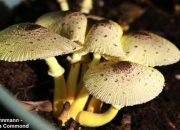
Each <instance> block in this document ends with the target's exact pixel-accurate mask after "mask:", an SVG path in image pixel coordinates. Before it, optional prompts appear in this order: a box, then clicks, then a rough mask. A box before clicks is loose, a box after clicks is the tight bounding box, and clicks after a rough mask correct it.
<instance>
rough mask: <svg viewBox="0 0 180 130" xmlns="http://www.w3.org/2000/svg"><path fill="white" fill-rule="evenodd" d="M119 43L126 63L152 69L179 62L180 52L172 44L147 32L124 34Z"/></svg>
mask: <svg viewBox="0 0 180 130" xmlns="http://www.w3.org/2000/svg"><path fill="white" fill-rule="evenodd" d="M121 43H122V46H123V49H124V51H125V53H126V54H127V59H126V60H128V61H132V62H136V63H139V64H143V65H146V66H152V67H153V66H162V65H169V64H173V63H176V62H178V61H179V60H180V51H179V49H178V48H177V47H176V46H175V45H174V44H173V43H171V42H170V41H168V40H166V39H164V38H162V37H160V36H158V35H156V34H153V33H150V32H147V31H140V32H133V33H128V34H125V35H123V37H122V39H121Z"/></svg>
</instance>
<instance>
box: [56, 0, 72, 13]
mask: <svg viewBox="0 0 180 130" xmlns="http://www.w3.org/2000/svg"><path fill="white" fill-rule="evenodd" d="M57 1H58V3H59V5H60V8H61V10H62V11H67V10H69V5H68V2H67V0H57Z"/></svg>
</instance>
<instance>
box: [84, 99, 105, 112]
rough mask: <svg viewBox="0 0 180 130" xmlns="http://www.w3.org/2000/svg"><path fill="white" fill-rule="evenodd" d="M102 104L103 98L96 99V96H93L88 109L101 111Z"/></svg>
mask: <svg viewBox="0 0 180 130" xmlns="http://www.w3.org/2000/svg"><path fill="white" fill-rule="evenodd" d="M102 105H103V102H101V100H99V99H96V98H95V97H92V98H91V100H90V102H89V104H88V106H87V111H89V112H95V113H100V112H101V107H102Z"/></svg>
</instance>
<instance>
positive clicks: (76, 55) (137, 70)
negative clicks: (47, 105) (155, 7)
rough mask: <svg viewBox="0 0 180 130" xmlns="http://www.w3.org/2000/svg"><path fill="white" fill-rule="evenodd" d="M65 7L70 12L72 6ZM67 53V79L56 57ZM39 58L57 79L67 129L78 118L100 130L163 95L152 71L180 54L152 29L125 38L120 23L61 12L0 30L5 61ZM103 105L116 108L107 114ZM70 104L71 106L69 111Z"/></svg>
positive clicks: (58, 109) (0, 56)
mask: <svg viewBox="0 0 180 130" xmlns="http://www.w3.org/2000/svg"><path fill="white" fill-rule="evenodd" d="M87 1H88V0H87ZM89 2H91V1H89ZM61 4H62V5H61V6H62V7H63V8H64V10H68V7H67V5H66V4H67V3H66V4H65V5H64V6H63V3H61ZM83 5H84V6H85V5H87V3H84V4H83ZM85 7H87V8H90V6H85ZM82 10H84V11H85V12H88V10H87V9H82ZM64 54H71V55H69V56H67V60H68V61H69V63H70V64H71V68H70V71H69V74H68V77H67V79H65V78H64V76H63V74H64V72H65V71H64V69H63V67H61V65H59V63H58V62H57V60H56V58H55V56H60V55H64ZM91 56H93V58H91ZM37 59H44V60H45V61H46V63H47V65H48V66H49V71H48V74H49V75H50V76H52V77H53V78H54V83H55V88H54V100H53V112H54V115H55V116H56V117H57V118H58V120H59V121H61V122H62V125H64V123H65V122H66V121H67V120H69V119H70V118H73V119H74V120H76V121H78V122H79V123H80V124H81V125H84V126H89V127H98V126H101V125H104V124H106V123H108V122H110V121H111V120H112V119H113V118H114V117H115V116H116V114H117V113H118V111H119V110H120V109H121V108H122V107H125V106H133V105H137V104H142V103H145V102H148V101H150V100H152V99H154V98H155V97H156V96H158V95H159V94H160V93H161V92H162V90H163V86H164V84H165V80H164V77H163V75H162V74H161V73H160V72H159V71H158V70H157V69H155V68H152V67H154V66H162V65H169V64H173V63H176V62H178V61H179V60H180V51H179V49H178V48H177V47H176V46H175V45H174V44H173V43H171V42H170V41H168V40H166V39H164V38H162V37H160V36H158V35H156V34H153V33H150V32H147V31H139V32H131V33H127V34H123V31H122V28H121V26H120V25H118V24H117V23H116V22H114V21H111V20H107V19H105V18H101V17H97V16H90V15H85V14H83V13H81V12H61V11H58V12H52V13H48V14H45V15H43V16H41V17H40V18H38V20H37V21H36V23H20V24H16V25H12V26H10V27H8V28H6V29H4V30H2V31H1V32H0V60H4V61H8V62H16V61H27V60H37ZM101 59H103V60H101ZM88 99H89V100H90V101H89V102H88ZM103 103H107V104H111V107H110V108H109V109H108V110H107V111H106V112H104V113H101V107H102V105H103ZM64 104H65V105H67V104H68V105H70V107H69V108H68V109H65V108H66V107H65V106H64ZM85 106H87V107H85Z"/></svg>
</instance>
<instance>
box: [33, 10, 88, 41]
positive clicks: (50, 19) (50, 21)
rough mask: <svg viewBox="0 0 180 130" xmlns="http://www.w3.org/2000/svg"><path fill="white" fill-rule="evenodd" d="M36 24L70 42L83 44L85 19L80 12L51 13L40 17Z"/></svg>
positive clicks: (85, 26)
mask: <svg viewBox="0 0 180 130" xmlns="http://www.w3.org/2000/svg"><path fill="white" fill-rule="evenodd" d="M36 23H37V24H39V25H41V26H44V27H47V28H48V29H50V30H52V31H54V32H56V33H58V34H60V35H62V36H64V37H66V38H68V39H70V40H72V41H77V42H79V43H80V44H83V43H84V39H85V33H86V28H87V18H86V16H85V15H84V14H82V13H81V12H65V13H62V12H60V11H58V12H52V13H48V14H45V15H42V16H41V17H40V18H39V19H38V20H37V21H36Z"/></svg>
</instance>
